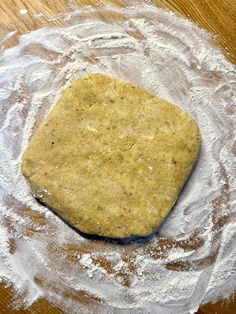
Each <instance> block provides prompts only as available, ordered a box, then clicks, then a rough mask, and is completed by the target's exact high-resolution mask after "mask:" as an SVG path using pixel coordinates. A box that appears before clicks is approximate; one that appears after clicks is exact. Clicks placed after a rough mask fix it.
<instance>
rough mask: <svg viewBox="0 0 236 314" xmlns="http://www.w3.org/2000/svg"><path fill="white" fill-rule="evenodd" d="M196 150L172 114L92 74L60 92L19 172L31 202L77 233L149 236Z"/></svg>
mask: <svg viewBox="0 0 236 314" xmlns="http://www.w3.org/2000/svg"><path fill="white" fill-rule="evenodd" d="M200 142H201V140H200V133H199V130H198V127H197V124H196V123H195V122H194V120H193V119H192V118H191V117H190V116H189V115H188V114H187V113H185V112H184V111H182V110H181V109H180V108H178V107H177V106H175V105H173V104H171V103H169V102H168V101H166V100H163V99H160V98H158V97H156V96H153V95H151V94H150V93H148V92H146V91H145V90H143V89H142V88H139V87H136V86H133V85H131V84H127V83H124V82H122V81H119V80H117V79H114V78H111V77H108V76H105V75H102V74H90V75H89V76H87V77H85V78H83V79H80V80H78V81H76V82H75V83H74V84H73V85H72V86H71V87H70V88H68V89H66V90H65V91H64V93H63V95H62V97H61V98H60V100H59V101H58V103H57V105H56V106H55V107H54V108H53V109H52V110H51V111H50V113H49V114H48V116H47V118H46V120H45V121H44V123H43V124H42V125H41V127H40V128H39V129H38V130H37V132H36V133H35V134H34V136H33V138H32V140H31V142H30V144H29V145H28V147H27V149H26V151H25V153H24V156H23V162H22V172H23V174H24V176H25V177H26V178H27V180H28V181H29V184H30V186H31V189H32V191H33V193H34V194H35V196H36V197H37V198H39V199H40V200H41V201H42V202H43V203H45V204H46V205H47V206H49V207H50V208H52V209H53V210H54V211H55V212H56V213H58V215H59V216H61V217H62V218H63V219H64V220H66V221H68V222H69V223H70V224H72V225H74V226H75V227H77V228H78V229H79V230H80V231H82V232H85V233H89V234H97V235H100V236H106V237H112V238H124V237H129V236H131V235H139V236H147V235H149V234H150V233H151V232H152V231H154V230H155V229H156V228H157V227H158V226H159V225H160V224H161V222H162V221H163V219H164V218H165V217H166V216H167V214H168V213H169V211H170V209H171V208H172V206H173V204H174V203H175V201H176V198H177V196H178V194H179V192H180V190H181V188H182V187H183V184H184V183H185V181H186V179H187V177H188V176H189V174H190V172H191V170H192V168H193V166H194V164H195V161H196V159H197V156H198V152H199V148H200Z"/></svg>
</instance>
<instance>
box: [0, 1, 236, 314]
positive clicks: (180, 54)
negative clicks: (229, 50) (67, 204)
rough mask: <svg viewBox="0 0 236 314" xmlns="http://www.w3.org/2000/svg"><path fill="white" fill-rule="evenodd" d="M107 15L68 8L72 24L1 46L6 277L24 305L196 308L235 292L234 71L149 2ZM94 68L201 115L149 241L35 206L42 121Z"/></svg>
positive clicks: (204, 41)
mask: <svg viewBox="0 0 236 314" xmlns="http://www.w3.org/2000/svg"><path fill="white" fill-rule="evenodd" d="M105 11H109V12H113V14H116V15H117V17H118V20H117V22H110V21H109V20H107V21H106V22H104V21H102V20H101V18H100V15H98V14H95V11H94V9H93V8H92V7H87V8H83V9H79V10H78V11H74V12H72V13H71V14H66V16H65V18H66V20H67V21H68V22H69V23H70V25H71V26H70V27H68V28H63V29H59V28H47V29H40V30H37V31H34V32H31V33H29V34H27V35H24V36H21V38H20V43H19V44H18V45H17V46H16V47H14V48H11V49H7V50H4V51H3V52H2V53H1V56H0V109H1V115H0V280H2V281H3V282H4V283H5V284H8V285H11V286H12V287H13V288H14V289H15V291H16V300H15V304H14V306H15V307H21V306H22V304H24V306H30V305H31V304H32V303H33V302H34V301H35V300H37V299H38V298H40V297H44V298H46V299H48V300H49V301H50V302H51V303H53V304H56V305H57V306H59V307H61V308H62V309H63V310H64V311H65V312H70V313H93V312H96V313H100V312H101V313H160V314H168V313H176V314H178V313H179V314H184V313H194V312H195V311H196V310H197V308H198V307H199V305H200V304H202V303H206V302H209V301H214V300H216V299H218V298H221V297H224V298H225V297H228V296H230V294H231V293H232V292H233V291H234V290H235V289H236V272H235V270H236V265H235V261H236V219H235V191H236V185H235V178H234V177H235V170H236V169H235V153H236V142H235V125H234V124H235V121H236V120H235V103H236V80H235V79H236V67H235V66H234V65H232V64H230V63H229V62H228V61H227V60H226V59H225V57H224V56H223V55H222V53H221V52H220V51H219V50H217V49H216V48H215V47H213V46H212V45H211V36H210V35H209V34H207V33H206V32H205V31H203V30H201V29H199V28H198V27H197V26H196V25H194V24H193V23H191V22H189V21H186V20H185V19H183V18H181V17H179V16H176V15H175V14H173V13H170V12H167V11H165V10H162V9H158V8H155V7H154V6H152V5H147V4H145V5H143V6H141V5H140V3H139V5H135V4H134V5H133V6H132V7H131V6H130V7H128V8H126V9H123V8H117V7H116V8H115V7H106V8H104V9H103V11H102V13H104V12H105ZM88 14H91V15H92V17H91V15H90V17H89V15H88ZM90 72H103V73H106V74H108V75H111V76H114V77H117V78H120V79H123V80H125V81H129V82H132V83H134V84H137V85H139V86H142V87H144V88H145V89H147V90H149V91H151V92H153V93H155V94H157V95H160V96H161V97H163V98H166V99H168V100H169V101H171V102H174V103H175V104H177V105H179V106H180V107H182V108H183V109H185V110H186V111H187V112H188V113H190V115H192V116H193V117H194V118H195V119H196V120H197V121H198V124H199V127H200V130H201V134H202V140H203V147H202V152H201V156H200V159H199V162H198V164H197V166H196V168H195V170H194V172H193V174H192V176H191V178H190V180H189V181H188V183H187V185H186V186H185V188H184V191H183V192H182V194H181V196H180V198H179V200H178V202H177V204H176V206H175V208H174V210H173V211H172V212H171V214H170V215H169V216H168V218H167V219H166V221H165V222H164V224H163V225H162V227H161V228H160V229H159V231H158V233H157V234H156V235H154V236H153V237H151V238H150V239H149V240H148V241H141V240H137V241H135V242H133V243H131V244H128V245H119V244H116V243H112V242H110V243H109V242H102V241H94V240H89V239H84V238H83V237H81V236H80V235H79V234H77V233H76V232H75V231H73V230H72V229H71V228H69V227H68V226H66V225H65V224H64V223H63V222H62V221H61V220H60V219H59V218H57V217H56V216H55V215H53V214H52V213H51V212H50V211H49V210H48V209H47V208H45V207H44V206H42V205H40V204H38V203H37V202H36V200H35V199H34V198H33V196H32V195H31V193H30V191H29V188H28V186H27V184H26V182H25V180H24V178H23V177H22V175H21V171H20V163H21V157H22V152H23V150H24V149H25V147H26V145H27V142H28V140H29V138H30V135H31V134H32V131H33V130H34V128H35V127H37V126H38V125H39V123H40V122H41V121H42V119H43V117H44V116H45V115H46V113H47V112H48V110H49V109H50V107H51V106H52V105H53V104H55V102H56V101H57V99H58V98H59V96H60V95H61V93H62V90H63V89H64V88H65V87H66V86H68V85H69V84H70V83H71V82H73V81H74V80H76V79H79V78H80V77H82V76H84V75H85V74H86V73H90ZM35 122H36V125H35ZM79 291H80V292H79ZM78 295H79V296H80V299H81V297H82V299H83V302H82V303H83V304H82V303H81V302H80V301H79V299H78V298H77V297H76V296H78ZM86 302H87V303H88V302H89V303H90V304H91V305H88V304H87V305H86Z"/></svg>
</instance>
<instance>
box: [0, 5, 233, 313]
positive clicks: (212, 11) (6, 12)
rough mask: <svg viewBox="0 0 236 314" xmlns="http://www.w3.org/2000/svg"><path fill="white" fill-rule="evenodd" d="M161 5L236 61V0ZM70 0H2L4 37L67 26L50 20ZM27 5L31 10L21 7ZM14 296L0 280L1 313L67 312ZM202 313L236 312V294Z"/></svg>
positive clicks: (0, 31) (0, 34)
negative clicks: (15, 302) (15, 306)
mask: <svg viewBox="0 0 236 314" xmlns="http://www.w3.org/2000/svg"><path fill="white" fill-rule="evenodd" d="M153 1H154V2H155V3H156V4H157V5H159V6H161V7H164V8H169V9H171V10H173V11H176V12H179V13H180V14H183V15H185V16H186V17H187V18H189V19H191V20H193V21H195V22H196V23H198V24H200V25H201V26H202V27H203V28H205V29H207V30H209V31H211V32H212V33H214V34H216V35H218V37H217V38H216V43H217V44H219V45H220V46H221V48H222V50H223V52H224V53H225V55H226V56H227V58H228V59H229V60H230V61H231V62H234V63H236V0H153ZM68 2H69V0H31V1H27V0H15V1H14V0H8V1H6V0H0V41H1V39H2V38H3V37H4V36H5V35H6V34H8V33H9V32H10V31H15V30H17V32H16V33H15V34H14V36H12V37H11V38H9V40H8V41H7V42H6V43H5V46H7V47H10V46H12V45H15V44H16V43H17V36H18V35H20V34H23V33H26V32H29V31H31V30H34V29H37V28H40V27H43V26H53V25H57V26H63V25H66V22H65V21H64V20H62V19H56V20H51V21H50V22H49V21H48V19H49V18H51V17H53V16H55V15H57V14H58V13H60V12H67V11H69V10H70V9H69V7H68ZM73 2H74V3H76V4H77V5H79V6H84V5H88V4H92V5H102V3H105V2H106V3H107V2H108V1H102V0H101V1H99V0H74V1H73ZM109 2H115V3H116V4H117V5H120V6H124V5H125V1H124V0H114V1H109ZM22 9H27V10H28V12H27V14H21V13H20V10H22ZM37 13H43V14H44V16H41V17H40V18H37V19H35V18H34V15H35V14H37ZM13 298H14V293H13V291H12V290H11V289H10V288H6V287H4V286H3V285H2V284H0V313H5V314H8V313H18V314H19V313H34V314H36V313H47V314H48V313H49V314H50V313H51V314H54V313H56V314H57V313H63V311H61V310H60V309H58V308H55V307H54V306H53V305H51V304H49V303H48V302H47V301H46V300H39V301H37V302H36V303H34V304H33V305H32V306H31V308H30V309H27V310H20V311H15V310H12V309H11V308H10V307H9V305H10V304H11V302H12V299H13ZM198 313H199V314H203V313H204V314H210V313H212V314H213V313H217V314H233V313H236V296H235V295H232V297H231V298H230V299H229V300H221V301H218V302H217V303H215V304H206V305H203V306H202V307H201V308H200V309H199V311H198Z"/></svg>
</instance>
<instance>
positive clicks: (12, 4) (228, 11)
mask: <svg viewBox="0 0 236 314" xmlns="http://www.w3.org/2000/svg"><path fill="white" fill-rule="evenodd" d="M153 2H154V3H156V4H157V5H159V6H161V7H164V8H169V9H171V10H173V11H175V12H178V13H181V14H182V15H184V16H186V17H187V18H189V19H191V20H193V21H194V22H196V23H198V24H199V25H200V26H201V27H203V28H205V29H207V30H209V31H210V32H212V33H213V34H215V35H217V37H218V38H216V42H218V43H219V44H220V46H221V48H222V50H223V51H224V53H225V55H226V56H227V58H228V59H229V60H230V61H231V62H234V63H236V35H235V34H236V0H198V1H196V0H153ZM68 3H73V6H75V5H79V6H85V5H96V6H98V7H99V6H101V5H103V4H104V3H113V4H115V5H117V6H125V0H106V1H103V0H73V1H69V0H58V1H57V0H46V1H45V0H32V1H27V0H17V1H14V0H10V1H5V0H0V42H1V38H3V36H4V35H5V34H7V33H8V32H9V31H14V30H17V33H18V34H22V33H26V32H29V31H31V30H33V29H37V28H39V27H43V26H55V25H57V26H63V25H66V22H65V21H64V20H62V19H60V18H56V19H54V18H55V16H56V15H58V13H61V12H69V11H70V10H71V6H72V5H68ZM20 9H27V10H28V12H27V14H24V15H22V14H21V13H20ZM38 14H40V16H39V15H38ZM49 20H50V21H49ZM16 43H17V36H13V37H12V38H10V39H9V40H8V42H7V44H6V45H7V46H12V45H14V44H16Z"/></svg>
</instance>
